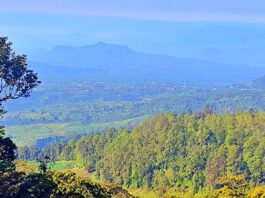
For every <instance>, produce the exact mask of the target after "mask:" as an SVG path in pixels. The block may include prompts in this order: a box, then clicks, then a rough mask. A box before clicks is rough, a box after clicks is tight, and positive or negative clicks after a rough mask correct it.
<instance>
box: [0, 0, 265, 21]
mask: <svg viewBox="0 0 265 198" xmlns="http://www.w3.org/2000/svg"><path fill="white" fill-rule="evenodd" d="M0 4H1V6H0V11H7V12H23V13H25V12H27V13H56V14H70V15H81V14H83V15H96V16H116V17H129V18H137V19H151V20H154V19H155V20H181V21H183V20H184V21H185V20H225V21H227V20H228V21H230V20H232V21H235V20H236V21H243V22H244V21H248V22H252V21H256V22H264V19H265V12H264V9H265V1H264V0H131V1H128V0H93V1H91V0H45V1H43V0H23V1H22V0H0Z"/></svg>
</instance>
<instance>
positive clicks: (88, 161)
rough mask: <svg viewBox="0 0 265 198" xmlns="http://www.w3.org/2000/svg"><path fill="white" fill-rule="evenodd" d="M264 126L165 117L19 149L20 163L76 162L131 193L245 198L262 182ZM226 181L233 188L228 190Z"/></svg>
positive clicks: (227, 118)
mask: <svg viewBox="0 0 265 198" xmlns="http://www.w3.org/2000/svg"><path fill="white" fill-rule="evenodd" d="M264 123H265V113H264V112H252V111H248V112H239V113H236V114H223V115H217V114H213V113H212V112H211V111H210V110H209V109H208V110H207V111H204V112H201V113H196V114H194V115H191V114H185V115H182V114H179V115H174V114H171V113H168V114H164V115H160V116H157V117H156V118H154V119H150V120H148V121H146V122H145V123H144V124H142V125H141V126H139V127H136V128H135V129H133V130H132V131H127V130H121V131H120V132H118V133H117V132H113V131H108V132H107V133H104V134H94V135H89V136H85V137H82V138H81V139H79V140H70V141H68V142H66V143H65V142H61V143H57V144H53V145H50V146H48V147H46V148H44V149H43V150H42V151H41V152H34V150H32V149H31V150H28V149H24V150H23V151H21V152H20V158H22V159H31V158H35V157H36V156H37V155H39V156H42V155H48V156H50V157H51V158H52V159H55V160H76V161H78V162H80V163H83V164H84V165H85V166H86V167H87V170H88V171H89V172H95V175H96V178H97V179H99V180H101V181H107V182H114V183H116V184H119V185H123V186H125V187H130V188H140V187H142V188H154V189H159V190H160V192H163V193H165V192H168V191H171V190H172V189H173V190H174V192H179V193H183V192H186V194H187V192H190V193H202V192H205V191H206V189H208V190H209V189H212V191H210V192H212V193H215V194H216V193H217V194H218V193H226V192H228V191H229V189H230V188H233V189H232V190H231V189H230V191H229V192H230V193H231V192H232V193H233V192H235V195H236V193H243V194H244V193H247V190H248V188H251V187H253V186H254V185H262V184H264V182H265V158H264V157H265V124H264ZM30 153H31V154H30ZM229 181H231V182H232V183H233V182H234V183H233V185H232V187H231V186H229ZM246 181H247V182H248V184H246V183H245V182H246ZM236 185H239V186H236ZM244 185H245V186H244ZM235 186H236V187H235ZM242 186H243V187H242ZM224 195H225V194H224Z"/></svg>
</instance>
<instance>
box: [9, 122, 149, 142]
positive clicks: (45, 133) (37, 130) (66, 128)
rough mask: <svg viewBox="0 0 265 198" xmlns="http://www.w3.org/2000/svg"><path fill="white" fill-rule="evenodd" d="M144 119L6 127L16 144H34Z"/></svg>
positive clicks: (119, 126)
mask: <svg viewBox="0 0 265 198" xmlns="http://www.w3.org/2000/svg"><path fill="white" fill-rule="evenodd" d="M144 119H146V117H138V118H132V119H127V120H121V121H115V122H104V123H94V124H83V123H78V122H70V123H49V124H30V125H14V126H8V127H6V134H7V136H9V137H10V138H11V139H12V140H13V141H14V142H15V144H16V145H18V146H26V145H30V144H33V143H34V142H36V140H38V139H44V138H48V137H51V136H69V135H70V136H71V135H79V134H87V133H89V132H94V131H102V130H103V129H106V128H110V127H115V128H122V127H127V126H128V125H130V124H132V123H139V122H141V121H142V120H144Z"/></svg>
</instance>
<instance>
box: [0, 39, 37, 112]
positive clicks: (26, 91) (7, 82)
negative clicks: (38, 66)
mask: <svg viewBox="0 0 265 198" xmlns="http://www.w3.org/2000/svg"><path fill="white" fill-rule="evenodd" d="M11 46H12V43H11V42H8V39H7V37H0V107H1V112H0V115H3V114H4V113H5V112H6V111H5V109H4V103H5V102H6V101H8V100H11V99H18V98H21V97H28V96H29V95H30V93H31V91H32V90H33V88H34V87H36V86H37V85H39V84H40V81H39V80H38V76H37V74H36V73H34V72H33V71H32V70H30V69H28V64H27V57H26V56H25V55H16V53H15V52H14V51H13V49H12V48H11Z"/></svg>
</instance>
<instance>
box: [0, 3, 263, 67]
mask: <svg viewBox="0 0 265 198" xmlns="http://www.w3.org/2000/svg"><path fill="white" fill-rule="evenodd" d="M0 35H4V36H8V37H9V39H10V40H11V41H12V42H13V43H14V48H15V49H16V50H18V51H19V52H21V53H22V52H23V53H27V54H30V53H31V51H32V50H36V49H39V48H45V49H49V48H52V47H54V46H57V45H71V46H81V45H88V44H93V43H96V42H99V41H103V42H106V43H113V44H122V45H127V46H128V47H130V48H132V49H135V50H137V51H141V52H145V53H151V54H166V55H171V56H175V57H188V58H197V59H206V60H214V61H219V62H228V63H235V64H248V65H260V66H265V57H264V55H263V54H265V47H264V46H265V1H264V0H131V1H128V0H94V1H91V0H45V1H44V0H0Z"/></svg>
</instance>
